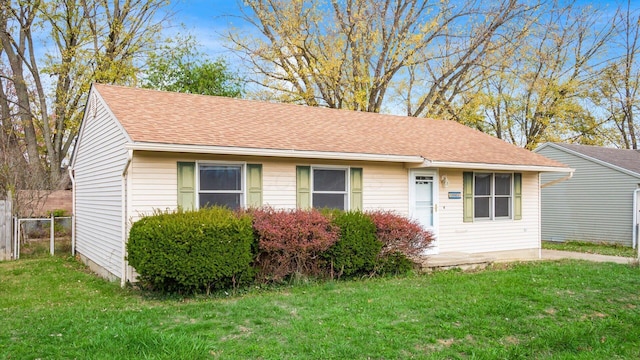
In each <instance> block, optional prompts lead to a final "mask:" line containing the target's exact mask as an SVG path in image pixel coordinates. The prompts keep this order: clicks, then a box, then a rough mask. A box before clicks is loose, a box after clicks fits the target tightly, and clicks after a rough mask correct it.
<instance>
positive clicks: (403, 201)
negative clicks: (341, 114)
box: [130, 152, 409, 221]
mask: <svg viewBox="0 0 640 360" xmlns="http://www.w3.org/2000/svg"><path fill="white" fill-rule="evenodd" d="M178 161H211V162H215V161H230V162H244V163H255V164H262V174H263V175H262V176H263V177H262V180H263V194H262V197H263V202H264V205H267V206H272V207H274V208H278V209H294V208H295V206H296V165H341V166H348V165H349V164H348V163H345V162H329V161H315V160H313V161H312V162H308V161H307V162H305V161H296V160H289V159H273V158H255V157H254V158H248V157H232V156H206V155H186V154H154V153H149V152H137V153H135V154H134V157H133V161H132V164H131V170H130V174H131V179H132V181H131V213H130V214H131V220H133V221H135V220H137V219H139V218H140V216H141V215H144V214H151V213H152V212H153V211H154V209H161V210H166V209H175V208H176V206H177V186H178V184H177V162H178ZM351 165H353V164H351ZM353 166H357V167H362V168H363V185H364V186H363V197H364V199H363V208H364V210H373V209H387V210H393V211H396V212H398V213H400V214H404V215H406V214H408V208H409V206H408V190H407V189H408V171H407V170H406V169H405V168H404V167H403V166H402V164H381V163H368V164H358V165H353Z"/></svg>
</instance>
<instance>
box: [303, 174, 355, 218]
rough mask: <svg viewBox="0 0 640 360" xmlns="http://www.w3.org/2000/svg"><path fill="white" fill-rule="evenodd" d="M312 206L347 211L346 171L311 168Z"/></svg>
mask: <svg viewBox="0 0 640 360" xmlns="http://www.w3.org/2000/svg"><path fill="white" fill-rule="evenodd" d="M312 171H313V176H312V178H313V182H312V184H313V185H312V191H311V192H312V196H311V199H312V200H311V201H312V206H313V207H314V208H331V209H340V210H347V194H348V189H347V188H348V183H347V181H348V180H347V179H348V178H347V169H326V168H313V169H312Z"/></svg>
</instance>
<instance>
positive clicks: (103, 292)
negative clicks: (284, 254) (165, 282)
mask: <svg viewBox="0 0 640 360" xmlns="http://www.w3.org/2000/svg"><path fill="white" fill-rule="evenodd" d="M639 289H640V269H639V268H638V267H633V266H629V265H616V264H611V263H604V264H602V263H587V262H581V261H563V262H540V263H526V264H517V265H504V264H501V265H497V267H494V268H490V269H488V270H486V271H482V272H476V273H460V272H454V271H449V272H439V273H434V274H431V275H421V276H410V277H405V278H387V279H373V280H361V281H355V282H329V283H323V284H307V285H304V284H303V285H298V286H296V287H282V288H280V289H271V290H260V289H256V288H254V289H249V290H247V291H244V292H243V294H242V295H230V296H226V295H225V294H218V296H217V297H215V298H203V297H197V298H192V299H183V298H178V297H173V298H157V297H155V298H154V297H152V296H149V295H148V294H147V295H145V294H143V293H140V292H137V291H134V290H130V289H129V290H127V289H124V290H123V289H120V288H119V287H118V285H117V284H113V283H108V282H105V281H103V280H100V279H97V278H95V277H94V276H93V275H91V274H88V273H87V272H85V271H84V268H83V267H81V266H80V265H78V264H77V263H76V262H74V261H73V260H68V259H61V258H55V257H54V258H43V259H29V260H20V261H16V262H3V263H0V327H1V330H0V358H3V359H209V358H220V359H234V358H238V359H246V358H250V359H299V358H309V359H368V358H370V359H394V358H417V359H532V358H536V359H613V358H627V359H638V357H639V356H640V291H639Z"/></svg>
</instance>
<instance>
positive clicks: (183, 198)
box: [178, 162, 196, 210]
mask: <svg viewBox="0 0 640 360" xmlns="http://www.w3.org/2000/svg"><path fill="white" fill-rule="evenodd" d="M195 205H196V163H195V162H178V206H179V207H181V208H182V209H183V210H194V209H195Z"/></svg>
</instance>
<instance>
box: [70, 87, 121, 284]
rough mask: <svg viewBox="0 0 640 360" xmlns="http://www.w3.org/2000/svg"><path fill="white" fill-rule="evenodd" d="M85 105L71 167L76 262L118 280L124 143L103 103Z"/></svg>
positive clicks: (95, 102) (119, 274) (96, 102)
mask: <svg viewBox="0 0 640 360" xmlns="http://www.w3.org/2000/svg"><path fill="white" fill-rule="evenodd" d="M90 101H91V103H90V104H88V105H87V109H88V110H87V114H86V115H85V116H86V117H85V119H84V124H83V127H82V129H81V134H80V137H79V139H80V140H79V143H78V147H77V149H76V150H75V151H76V152H75V158H74V164H73V168H74V173H75V223H76V232H75V236H76V251H77V252H78V253H79V254H80V255H81V258H84V259H87V261H90V262H91V263H94V264H96V265H97V266H99V267H101V268H104V269H105V270H106V271H108V272H109V273H110V274H112V275H113V276H115V277H121V276H122V261H123V254H122V172H123V170H124V166H125V164H126V162H127V152H126V150H125V149H124V144H125V143H126V141H127V139H126V137H125V134H124V133H123V131H122V129H121V127H120V126H119V124H118V123H116V121H115V120H114V119H113V117H112V115H111V113H110V112H109V111H108V110H107V109H106V107H105V106H104V104H103V103H102V102H101V101H100V100H99V99H97V98H96V97H93V98H92V99H91V100H90ZM94 106H95V113H94V111H93V109H94ZM94 114H95V116H94Z"/></svg>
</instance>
